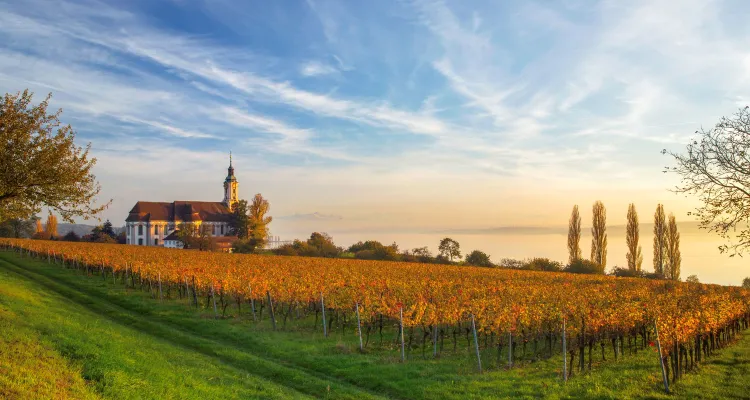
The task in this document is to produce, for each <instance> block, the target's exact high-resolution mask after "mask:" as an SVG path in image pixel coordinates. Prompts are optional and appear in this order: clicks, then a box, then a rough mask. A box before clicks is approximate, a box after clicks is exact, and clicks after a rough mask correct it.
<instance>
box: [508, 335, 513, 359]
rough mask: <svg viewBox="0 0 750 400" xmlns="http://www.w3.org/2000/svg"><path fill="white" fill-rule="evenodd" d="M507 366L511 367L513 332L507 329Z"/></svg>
mask: <svg viewBox="0 0 750 400" xmlns="http://www.w3.org/2000/svg"><path fill="white" fill-rule="evenodd" d="M508 368H513V332H512V331H508Z"/></svg>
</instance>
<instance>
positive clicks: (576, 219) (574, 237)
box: [568, 204, 581, 264]
mask: <svg viewBox="0 0 750 400" xmlns="http://www.w3.org/2000/svg"><path fill="white" fill-rule="evenodd" d="M580 259H581V214H579V213H578V204H576V205H574V206H573V211H572V212H571V214H570V221H568V264H572V263H573V262H574V261H575V260H580Z"/></svg>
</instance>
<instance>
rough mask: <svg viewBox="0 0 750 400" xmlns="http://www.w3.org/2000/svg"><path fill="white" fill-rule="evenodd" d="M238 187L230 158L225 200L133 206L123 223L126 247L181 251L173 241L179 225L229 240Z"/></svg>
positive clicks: (145, 202)
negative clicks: (207, 230)
mask: <svg viewBox="0 0 750 400" xmlns="http://www.w3.org/2000/svg"><path fill="white" fill-rule="evenodd" d="M237 184H238V182H237V178H235V176H234V167H232V156H231V154H230V156H229V168H228V170H227V177H226V179H225V180H224V200H222V201H220V202H219V201H217V202H212V201H173V202H153V201H139V202H137V203H135V206H133V208H132V209H131V210H130V213H129V214H128V217H127V218H126V219H125V233H126V238H127V239H126V240H127V242H126V243H127V244H132V245H137V246H164V247H178V248H180V247H182V243H181V242H179V241H178V240H176V235H175V234H174V232H175V230H176V229H177V228H178V227H179V225H180V224H192V225H195V226H196V228H199V227H201V226H208V227H209V228H208V229H209V232H211V235H212V236H214V237H224V236H230V226H229V222H230V218H231V214H232V209H233V207H234V206H235V204H237V202H238V197H237ZM170 234H171V236H170Z"/></svg>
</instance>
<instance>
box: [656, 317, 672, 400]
mask: <svg viewBox="0 0 750 400" xmlns="http://www.w3.org/2000/svg"><path fill="white" fill-rule="evenodd" d="M654 334H655V335H656V348H657V350H658V351H659V363H661V377H662V379H664V390H665V391H666V392H667V394H669V383H668V382H667V370H666V369H664V357H662V356H661V342H660V341H659V328H657V327H656V319H654Z"/></svg>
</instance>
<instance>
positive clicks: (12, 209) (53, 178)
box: [0, 90, 111, 222]
mask: <svg viewBox="0 0 750 400" xmlns="http://www.w3.org/2000/svg"><path fill="white" fill-rule="evenodd" d="M50 96H51V95H50ZM50 96H47V98H46V99H45V100H44V101H42V102H41V103H39V104H38V105H32V94H31V93H30V92H29V91H28V90H25V91H24V92H23V93H16V94H7V93H6V94H5V96H4V97H3V98H2V99H0V222H1V221H5V220H7V219H14V218H16V219H28V218H31V217H32V216H33V215H35V214H37V213H38V212H39V211H41V208H42V206H46V207H48V208H49V209H51V210H54V211H56V213H57V214H59V215H60V216H61V217H62V218H63V219H64V220H66V221H69V222H73V217H83V218H84V219H88V218H91V217H96V216H97V215H99V214H100V213H101V212H102V211H103V210H104V209H105V208H106V207H107V205H109V202H108V203H107V204H104V205H100V206H96V205H94V204H93V203H94V201H95V198H96V196H97V195H98V194H99V191H100V186H99V184H98V183H97V182H96V177H95V176H94V175H93V173H92V172H91V169H92V167H93V166H94V164H95V163H96V159H95V158H91V159H89V150H90V148H91V145H90V144H89V145H88V146H87V147H86V148H85V149H83V148H81V147H78V146H76V144H75V133H74V132H73V129H72V128H71V127H70V125H67V126H61V124H60V120H59V116H60V114H61V113H62V110H58V111H57V112H56V113H55V114H47V106H48V102H49V99H50ZM110 202H111V201H110Z"/></svg>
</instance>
